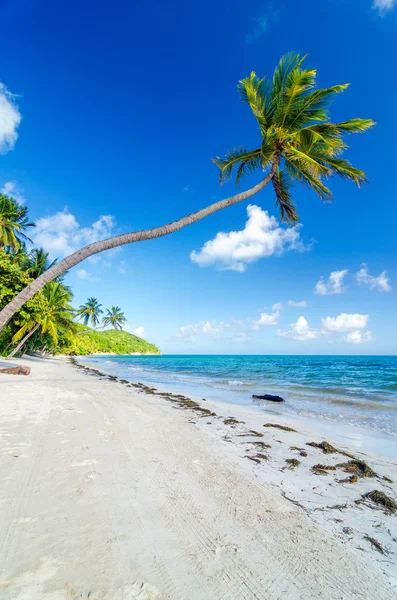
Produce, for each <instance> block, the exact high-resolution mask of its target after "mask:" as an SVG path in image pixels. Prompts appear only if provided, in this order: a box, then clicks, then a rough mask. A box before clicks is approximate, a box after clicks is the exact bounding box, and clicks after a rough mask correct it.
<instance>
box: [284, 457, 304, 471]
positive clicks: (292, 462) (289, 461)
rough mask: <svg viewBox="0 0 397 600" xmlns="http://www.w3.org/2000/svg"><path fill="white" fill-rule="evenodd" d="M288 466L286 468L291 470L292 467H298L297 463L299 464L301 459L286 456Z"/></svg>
mask: <svg viewBox="0 0 397 600" xmlns="http://www.w3.org/2000/svg"><path fill="white" fill-rule="evenodd" d="M285 462H286V463H287V465H289V466H288V470H290V471H292V469H295V467H299V465H300V464H301V461H300V460H298V459H297V458H287V459H286V461H285Z"/></svg>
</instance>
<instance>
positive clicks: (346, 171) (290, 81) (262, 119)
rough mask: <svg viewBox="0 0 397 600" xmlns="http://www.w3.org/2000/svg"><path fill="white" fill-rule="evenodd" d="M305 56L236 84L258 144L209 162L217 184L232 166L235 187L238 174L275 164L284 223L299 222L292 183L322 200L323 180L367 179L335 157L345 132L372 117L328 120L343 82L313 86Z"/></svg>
mask: <svg viewBox="0 0 397 600" xmlns="http://www.w3.org/2000/svg"><path fill="white" fill-rule="evenodd" d="M305 58H306V57H300V56H299V55H298V54H293V53H290V54H286V55H285V56H283V57H282V58H281V60H280V62H279V64H278V65H277V67H276V69H275V71H274V75H273V78H272V79H268V78H267V77H263V78H262V79H259V77H258V76H257V75H256V73H255V72H252V73H251V74H250V76H249V77H246V78H245V79H242V80H241V81H240V82H239V85H238V90H239V93H240V97H241V100H242V101H243V102H244V103H246V104H248V105H249V106H250V108H251V110H252V112H253V114H254V117H255V119H256V121H257V124H258V126H259V131H260V135H261V143H260V147H259V148H256V149H255V150H247V149H246V148H244V147H239V148H237V149H234V150H231V151H230V152H228V153H227V154H226V156H225V157H224V158H220V157H217V158H216V159H215V160H214V163H215V164H216V165H217V166H218V167H219V169H220V180H221V183H222V182H224V181H226V180H227V179H229V178H230V177H231V176H232V173H233V171H234V170H236V185H238V184H239V182H240V179H241V177H242V176H243V175H246V174H248V173H251V172H253V171H257V170H262V171H264V170H266V169H267V168H269V167H270V166H271V165H274V166H277V167H278V168H277V171H276V174H275V175H274V177H273V179H272V185H273V188H274V191H275V195H276V204H277V206H278V208H279V211H280V217H281V220H282V221H287V222H296V221H298V214H297V211H296V209H295V205H294V202H293V200H292V197H291V193H290V187H291V184H292V182H293V181H298V182H299V183H303V184H304V185H305V186H307V187H308V188H310V189H312V190H313V191H315V192H316V193H317V194H318V196H319V197H320V198H321V199H322V200H331V199H332V194H331V191H330V190H329V189H328V188H327V187H326V186H325V184H324V182H323V179H324V178H328V177H331V176H334V175H337V176H339V177H342V178H344V179H350V180H351V181H353V182H354V183H355V184H356V185H361V184H362V183H364V182H365V181H366V175H365V173H364V172H363V171H361V170H360V169H357V168H356V167H353V166H352V165H351V164H350V163H349V161H347V160H344V159H342V158H340V155H341V154H342V153H343V152H344V151H345V150H346V148H347V145H346V143H345V142H344V140H343V136H344V135H346V134H349V133H361V132H363V131H366V130H367V129H369V128H370V127H372V126H373V125H374V122H373V121H372V120H371V119H359V118H354V119H351V120H349V121H343V122H341V123H331V122H329V113H328V107H329V104H330V102H331V101H332V100H333V98H334V96H335V95H336V94H339V93H340V92H342V91H343V90H345V89H346V88H347V87H348V84H342V85H335V86H332V87H330V88H325V89H318V88H317V89H316V87H315V86H316V75H317V72H316V71H315V70H314V69H304V68H302V64H303V62H304V61H305Z"/></svg>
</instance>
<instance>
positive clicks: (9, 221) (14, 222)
mask: <svg viewBox="0 0 397 600" xmlns="http://www.w3.org/2000/svg"><path fill="white" fill-rule="evenodd" d="M27 214H28V209H27V207H26V206H21V205H20V204H18V203H17V202H16V201H15V200H14V199H13V198H10V197H9V196H5V195H4V194H0V247H5V248H6V249H8V250H12V251H13V252H17V251H18V250H19V248H20V247H21V245H22V243H23V241H24V240H28V241H29V242H30V241H31V240H30V239H29V238H28V236H27V235H26V234H25V231H26V229H27V228H28V227H34V223H33V222H32V221H29V218H28V216H27Z"/></svg>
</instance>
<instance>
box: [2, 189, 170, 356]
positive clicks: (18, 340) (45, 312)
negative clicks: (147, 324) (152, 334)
mask: <svg viewBox="0 0 397 600" xmlns="http://www.w3.org/2000/svg"><path fill="white" fill-rule="evenodd" d="M34 227H35V224H34V223H33V222H32V221H29V218H28V208H27V207H26V206H23V207H21V206H20V205H19V204H18V203H17V202H16V201H15V200H14V199H13V198H10V197H7V196H4V195H2V196H0V307H3V306H4V305H5V304H7V303H9V301H10V300H11V299H12V298H13V297H14V296H15V295H16V294H18V293H19V292H20V290H22V289H23V288H25V287H26V286H27V285H29V284H30V283H31V282H32V281H34V280H36V279H37V278H39V277H41V276H42V275H43V274H45V273H46V272H47V271H48V270H49V269H51V268H52V267H53V266H55V265H56V264H57V260H56V259H52V258H51V257H50V256H49V254H48V253H47V252H45V251H44V250H43V249H42V248H34V247H31V246H32V245H33V243H32V241H31V240H30V238H29V235H28V234H29V231H32V230H33V229H34ZM28 245H29V246H30V247H31V248H30V249H29V248H28ZM64 276H65V272H62V273H61V274H59V275H58V276H57V277H54V278H52V279H51V280H50V281H49V282H48V283H46V284H45V285H44V286H42V287H41V288H40V290H39V292H38V293H37V294H35V295H34V296H33V297H32V298H31V299H30V300H28V302H26V303H25V304H24V305H23V307H22V308H21V309H20V310H18V311H17V312H16V313H15V314H14V315H13V317H12V319H11V320H10V321H9V322H8V324H7V325H6V327H5V328H4V329H3V330H2V331H1V332H0V356H1V355H2V356H5V357H8V358H12V357H13V356H18V355H20V354H23V353H25V352H27V351H29V352H40V353H43V352H44V353H51V354H72V355H73V354H76V355H79V354H91V353H95V352H116V353H118V354H134V353H143V354H148V353H150V354H157V353H158V352H159V351H158V349H157V348H156V346H154V345H153V344H150V343H149V342H146V341H145V340H143V339H141V338H139V337H137V336H135V335H132V334H130V333H128V332H126V331H123V327H124V326H125V324H126V318H125V315H124V313H123V312H122V310H121V308H120V307H118V306H112V307H111V308H108V309H106V315H105V316H103V317H102V318H101V315H102V314H103V310H102V305H101V304H100V303H99V302H98V299H97V298H88V299H87V301H86V302H85V303H84V304H82V305H81V306H79V308H78V309H74V308H73V307H72V301H73V293H72V290H71V289H70V287H68V286H67V285H65V284H64V283H63V278H64ZM107 327H110V328H111V329H108V330H106V328H107ZM113 330H114V331H113ZM116 332H117V333H116Z"/></svg>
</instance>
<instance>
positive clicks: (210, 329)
mask: <svg viewBox="0 0 397 600" xmlns="http://www.w3.org/2000/svg"><path fill="white" fill-rule="evenodd" d="M227 327H230V325H227V324H226V323H223V322H222V321H220V322H219V323H217V322H216V321H215V320H213V321H211V322H210V321H200V322H199V323H196V324H195V325H184V326H182V327H181V328H180V330H179V333H177V334H176V335H175V337H177V338H182V339H185V340H187V341H191V342H194V341H195V339H196V338H195V336H196V335H214V334H217V333H221V332H222V331H224V330H225V329H226V328H227Z"/></svg>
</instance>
